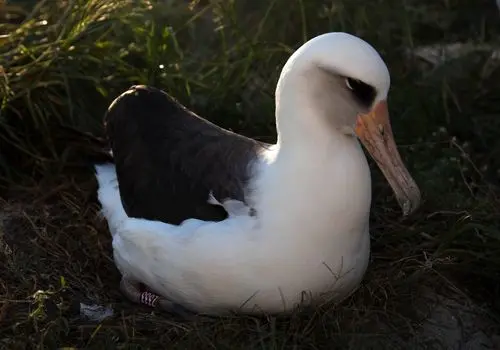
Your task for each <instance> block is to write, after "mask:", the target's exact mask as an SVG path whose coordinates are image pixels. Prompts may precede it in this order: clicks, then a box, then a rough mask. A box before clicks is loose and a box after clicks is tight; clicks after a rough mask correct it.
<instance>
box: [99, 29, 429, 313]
mask: <svg viewBox="0 0 500 350" xmlns="http://www.w3.org/2000/svg"><path fill="white" fill-rule="evenodd" d="M389 87H390V75H389V71H388V68H387V66H386V65H385V63H384V61H383V60H382V58H381V57H380V55H379V54H378V53H377V51H376V50H375V49H374V48H373V47H372V46H371V45H370V44H368V43H367V42H365V41H364V40H362V39H360V38H358V37H356V36H353V35H350V34H347V33H342V32H332V33H326V34H322V35H319V36H317V37H315V38H313V39H311V40H309V41H308V42H306V43H305V44H303V45H302V46H301V47H300V48H299V49H297V50H296V51H295V52H294V53H293V54H292V55H291V56H290V58H289V59H288V60H287V62H286V64H285V65H284V67H283V69H282V71H281V74H280V77H279V80H278V83H277V87H276V94H275V101H276V109H275V115H276V129H277V141H276V143H275V144H266V143H262V142H258V141H256V140H253V139H251V138H247V137H244V136H242V135H239V134H236V133H233V132H231V131H228V130H225V129H223V128H221V127H218V126H216V125H214V124H212V123H211V122H209V121H207V120H205V119H203V118H201V117H199V116H198V115H197V114H195V113H194V112H192V111H190V110H188V109H187V108H186V107H184V106H183V105H181V104H180V103H179V102H177V101H176V100H175V99H174V98H173V97H171V96H169V95H168V94H167V93H165V92H163V91H162V90H159V89H157V88H154V87H149V86H133V87H131V88H130V89H129V90H127V91H126V92H124V93H123V94H121V95H120V96H119V97H117V98H116V99H115V100H114V101H113V102H112V104H111V105H110V107H109V109H108V111H107V113H106V116H105V129H106V135H107V139H108V142H109V154H110V155H111V156H112V161H109V162H107V163H100V164H95V170H96V177H97V182H98V200H99V202H100V204H101V206H102V214H103V216H104V218H105V219H106V221H107V223H108V226H109V230H110V232H111V234H112V241H113V243H112V246H113V256H114V261H115V264H116V266H117V268H118V270H119V271H120V273H121V275H122V280H121V284H120V286H121V287H120V288H121V290H122V291H123V292H124V294H125V295H126V296H128V297H129V298H130V299H131V300H132V301H134V302H137V303H142V304H146V305H149V306H150V307H158V308H162V309H166V310H168V311H174V312H175V310H181V309H182V310H188V311H189V312H192V313H197V314H200V313H203V314H209V315H224V314H228V313H234V312H241V313H266V314H274V313H286V312H290V311H291V310H294V309H295V308H297V307H299V306H301V305H316V304H318V303H323V302H325V301H339V302H340V301H341V300H343V299H344V298H346V297H348V296H349V295H350V294H351V293H353V292H354V291H355V290H356V288H357V287H358V286H359V284H360V283H361V281H362V279H363V276H364V274H365V271H366V269H367V265H368V261H369V255H370V234H369V224H368V221H369V215H370V206H371V195H372V190H371V177H370V168H369V166H368V162H367V159H366V157H365V153H364V152H363V148H362V147H361V144H362V145H364V146H365V148H366V150H367V151H368V152H369V153H370V155H371V156H372V157H373V158H374V159H375V161H376V163H377V164H378V166H379V168H380V169H381V171H382V172H383V174H384V175H385V177H386V179H387V180H388V182H389V184H390V186H391V187H392V189H393V191H394V193H395V197H396V199H397V201H398V202H399V204H400V206H401V207H402V211H403V214H404V215H407V214H409V213H411V212H413V211H414V210H415V209H416V208H417V207H418V206H419V202H420V191H419V189H418V187H417V185H416V183H415V181H414V180H413V179H412V177H411V175H410V174H409V172H408V170H407V169H406V167H405V165H404V164H403V161H402V160H401V157H400V155H399V153H398V150H397V147H396V144H395V141H394V137H393V133H392V131H391V125H390V122H389V113H388V106H387V94H388V91H389ZM360 141H361V142H360Z"/></svg>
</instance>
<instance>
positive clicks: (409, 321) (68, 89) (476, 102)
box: [0, 0, 500, 349]
mask: <svg viewBox="0 0 500 350" xmlns="http://www.w3.org/2000/svg"><path fill="white" fill-rule="evenodd" d="M36 3H37V4H36V6H35V7H33V5H32V4H31V5H30V4H29V1H25V2H21V1H10V2H8V4H7V5H4V8H3V9H2V8H1V7H0V16H2V17H1V18H0V100H1V106H0V108H1V109H0V185H1V192H0V197H1V199H0V203H1V204H2V205H1V208H2V209H1V211H0V264H1V266H2V268H1V269H0V347H5V348H7V349H18V348H19V349H23V348H39V349H42V348H47V349H55V348H59V347H64V346H73V347H77V348H95V349H103V348H106V349H108V348H110V349H111V348H127V349H128V348H130V349H142V348H148V347H153V348H154V347H159V348H169V349H170V348H172V349H191V348H192V349H205V348H217V349H226V348H227V349H239V348H242V349H243V348H244V349H278V348H279V349H283V348H286V349H288V348H294V349H298V348H300V349H324V348H340V349H348V348H353V349H360V348H363V349H371V348H398V346H400V347H399V348H402V349H407V348H408V347H410V348H412V347H414V348H418V346H424V348H425V346H427V348H436V349H438V348H439V344H437V345H436V344H431V343H426V342H427V340H425V339H423V338H422V339H420V338H419V339H417V340H415V338H412V336H414V335H418V334H419V333H418V332H419V329H420V326H421V325H422V323H423V322H424V319H425V317H426V315H427V314H426V311H427V309H432V308H433V307H434V306H433V305H434V304H433V303H431V302H424V306H422V300H424V301H425V300H426V299H425V298H426V297H425V295H426V293H424V291H425V290H426V289H429V288H430V289H432V290H434V291H436V292H439V293H440V294H444V295H447V296H454V297H456V298H458V300H460V302H461V303H465V302H467V303H469V302H474V303H475V304H476V305H480V306H481V309H482V310H484V312H483V314H484V315H483V316H484V317H487V318H489V319H491V320H493V321H492V322H491V323H490V325H491V324H493V325H495V324H498V323H499V320H500V304H499V303H498V300H499V296H500V215H499V214H500V190H499V187H500V138H498V135H499V133H500V116H499V114H500V107H499V100H498V98H499V96H500V69H498V63H497V64H496V65H495V63H494V62H491V60H490V59H489V55H488V53H485V52H480V53H472V54H469V55H467V56H465V57H461V58H458V59H455V60H453V61H450V62H447V63H446V64H444V65H442V66H439V67H432V66H430V65H424V64H422V62H419V61H418V60H416V59H412V58H410V57H408V56H407V54H406V52H407V50H412V49H414V48H417V47H420V46H422V45H429V44H439V43H452V42H457V41H460V42H468V43H472V44H478V45H479V44H488V45H492V46H495V45H497V46H498V44H499V41H500V39H498V38H499V37H500V36H499V35H500V26H499V21H500V16H499V13H498V11H497V9H496V8H495V6H494V1H487V0H482V1H479V0H477V1H470V0H442V1H439V0H425V1H421V0H420V1H417V0H405V1H401V0H386V1H382V0H377V1H371V2H367V1H361V0H349V1H347V0H344V1H342V0H332V1H320V0H311V1H309V0H308V1H305V0H271V1H263V0H259V1H251V2H250V1H248V2H245V1H231V0H218V1H215V0H212V1H208V0H207V1H199V2H196V3H192V4H191V6H190V7H188V6H186V4H187V3H188V2H187V1H186V2H182V1H175V3H176V4H177V5H172V4H171V3H174V2H173V1H163V2H157V1H151V2H150V3H148V2H146V1H133V0H120V1H119V0H88V1H83V0H69V1H62V0H57V1H55V0H54V1H51V0H47V1H39V2H36ZM0 6H2V5H0ZM6 14H7V15H8V16H6ZM338 30H342V31H347V32H351V33H354V34H356V35H358V36H361V37H362V38H364V39H365V40H367V41H369V42H370V43H371V44H373V45H374V46H375V47H376V48H377V49H378V50H379V51H380V52H381V54H382V56H383V57H384V60H385V61H386V62H387V64H388V66H389V69H390V71H391V76H392V88H391V91H390V97H389V105H390V110H391V119H392V124H393V129H394V133H395V137H396V141H397V143H398V145H399V147H400V151H401V153H402V156H403V158H404V159H405V162H406V163H407V164H408V167H409V169H410V171H411V173H412V174H413V175H414V177H415V179H416V181H417V182H418V184H419V185H420V187H421V189H422V192H423V198H424V202H423V205H422V207H421V208H420V210H419V211H418V212H417V213H416V214H414V215H412V216H411V217H409V218H406V219H402V218H401V217H400V211H399V209H398V207H397V203H396V202H395V200H394V198H393V196H392V194H391V191H390V189H389V187H388V185H387V183H386V181H385V179H384V178H383V177H382V176H381V174H380V173H379V171H378V170H377V169H376V167H375V166H373V178H374V186H373V187H374V203H373V211H372V224H371V225H372V261H371V264H370V267H369V271H368V273H367V275H366V278H365V281H364V283H363V285H362V286H361V288H360V289H359V291H358V292H357V293H355V294H354V295H353V296H352V297H351V298H350V299H349V300H347V301H346V302H345V303H343V304H341V305H338V306H335V307H334V306H332V305H330V306H328V307H324V308H322V309H319V310H316V311H315V312H310V313H306V314H300V315H293V316H291V317H268V318H254V317H239V318H235V319H213V320H206V319H203V320H195V321H193V322H187V323H181V322H178V321H176V320H172V319H170V318H168V317H167V316H165V315H162V314H157V313H153V314H152V313H151V312H150V310H148V309H146V308H142V307H139V306H137V305H132V304H130V303H128V302H127V301H126V300H125V298H124V297H123V296H122V295H121V294H120V292H119V291H118V282H119V274H118V272H117V270H116V268H115V267H114V265H113V261H112V255H111V246H110V237H109V233H108V231H107V228H106V225H105V223H104V222H103V221H102V220H101V219H100V218H99V216H98V215H97V211H98V209H99V208H98V205H97V203H96V199H95V187H96V184H95V182H94V179H93V177H92V173H91V171H92V170H91V169H90V168H89V167H88V166H85V165H84V159H83V157H82V156H81V153H80V152H81V150H82V145H81V144H79V143H77V142H73V141H72V140H69V139H68V137H67V135H65V134H64V133H63V132H62V131H61V129H60V128H58V125H61V124H62V125H66V126H71V127H73V128H76V129H78V130H82V131H89V132H92V133H94V134H95V135H97V136H102V132H103V130H102V125H101V119H102V116H103V114H104V111H105V110H106V108H107V106H108V105H109V103H110V102H111V101H112V100H113V98H115V97H116V96H117V95H118V94H119V93H121V92H122V91H123V90H125V89H126V88H128V87H129V86H130V85H132V84H137V83H141V84H151V85H155V86H157V87H160V88H162V89H165V90H166V91H168V92H170V93H171V94H173V95H175V96H176V97H177V98H179V99H180V100H181V102H183V103H184V104H185V105H187V106H188V107H190V108H191V109H193V110H195V111H196V112H198V113H199V114H201V115H203V116H205V117H207V118H208V119H210V120H212V121H214V122H216V123H218V124H220V125H222V126H224V127H226V128H230V129H232V130H234V131H237V132H240V133H243V134H246V135H249V136H252V137H255V138H259V139H263V140H266V141H273V140H274V138H275V129H274V116H273V111H274V100H273V93H274V88H275V84H276V81H277V77H278V74H279V72H280V69H281V67H282V65H283V64H284V62H285V61H286V59H287V58H288V56H289V55H290V53H291V52H293V50H294V49H296V48H297V47H298V46H299V45H300V44H301V43H303V42H304V41H305V40H307V39H309V38H311V37H313V36H315V35H317V34H320V33H323V32H326V31H338ZM39 290H40V291H42V292H40V293H38V294H36V295H35V292H36V291H39ZM35 296H36V297H35ZM80 302H88V303H91V302H94V303H98V304H101V305H111V306H112V308H113V309H114V316H113V317H112V318H110V319H107V320H105V321H104V322H102V323H95V322H92V321H89V320H83V319H81V318H80V317H79V303H80ZM483 331H484V332H485V333H487V334H490V333H497V334H498V332H499V331H500V330H499V328H498V327H496V326H489V328H487V329H486V328H485V329H484V330H483ZM396 336H397V337H398V338H397V339H399V340H400V341H401V342H402V343H398V344H399V345H394V344H396V343H397V342H395V340H394V339H395V338H394V337H396ZM417 338H418V337H417ZM412 339H413V340H412ZM405 342H407V343H406V345H404V344H405ZM417 343H418V344H417ZM381 344H385V345H381ZM387 344H391V345H390V346H389V345H387ZM401 344H403V345H401ZM408 344H411V345H408Z"/></svg>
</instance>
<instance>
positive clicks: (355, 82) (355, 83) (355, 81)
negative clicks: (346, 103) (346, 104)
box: [345, 78, 363, 90]
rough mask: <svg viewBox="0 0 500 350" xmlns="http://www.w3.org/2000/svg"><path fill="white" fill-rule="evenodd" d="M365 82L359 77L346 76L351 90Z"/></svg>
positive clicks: (346, 82)
mask: <svg viewBox="0 0 500 350" xmlns="http://www.w3.org/2000/svg"><path fill="white" fill-rule="evenodd" d="M361 84H363V83H362V82H361V81H360V80H358V79H353V78H346V79H345V85H346V86H347V88H348V89H349V90H354V89H355V88H356V86H359V85H361Z"/></svg>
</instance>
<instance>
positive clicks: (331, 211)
mask: <svg viewBox="0 0 500 350" xmlns="http://www.w3.org/2000/svg"><path fill="white" fill-rule="evenodd" d="M281 97H282V98H281V101H280V103H279V105H278V106H277V113H278V115H277V121H278V125H277V126H278V132H279V134H278V142H277V144H276V148H275V149H273V150H270V151H269V152H270V155H269V157H268V159H269V162H268V164H267V165H265V166H264V167H263V168H262V172H261V174H260V175H259V176H258V182H257V184H256V188H257V197H258V200H257V203H256V209H257V211H258V212H260V214H258V215H260V217H261V220H262V227H263V229H264V230H265V232H270V233H272V235H273V236H274V237H275V238H277V239H278V240H280V239H281V238H280V236H283V239H287V240H290V239H291V240H293V239H294V238H293V237H295V238H296V239H297V241H302V239H304V236H306V237H308V239H314V237H315V236H316V240H319V241H322V240H325V241H327V242H331V236H329V235H331V234H338V235H340V236H342V235H344V236H345V235H349V234H354V235H355V234H356V233H358V234H360V233H361V232H363V231H365V230H366V225H367V223H368V217H369V210H370V202H371V180H370V170H369V167H368V164H367V161H366V157H365V155H364V153H363V150H362V149H361V146H360V144H359V142H358V141H357V139H355V138H354V137H349V136H346V135H344V134H341V133H340V132H338V131H335V130H332V129H331V128H327V127H326V126H325V125H321V122H320V120H321V118H318V116H317V115H315V114H314V113H316V112H317V111H315V109H314V105H313V104H310V103H307V102H304V100H301V99H300V98H295V96H293V95H292V96H287V95H286V94H285V95H282V96H281ZM291 97H293V98H291ZM299 236H302V237H299ZM340 236H339V237H340Z"/></svg>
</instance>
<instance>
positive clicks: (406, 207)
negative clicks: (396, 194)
mask: <svg viewBox="0 0 500 350" xmlns="http://www.w3.org/2000/svg"><path fill="white" fill-rule="evenodd" d="M420 200H421V195H420V190H419V189H418V187H417V188H416V190H415V191H414V193H412V195H409V196H405V198H403V199H402V200H401V202H400V205H401V209H402V211H403V216H405V217H406V216H408V215H410V214H411V213H413V212H415V211H416V210H417V209H418V207H419V206H420Z"/></svg>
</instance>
